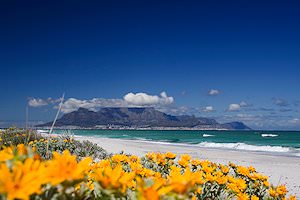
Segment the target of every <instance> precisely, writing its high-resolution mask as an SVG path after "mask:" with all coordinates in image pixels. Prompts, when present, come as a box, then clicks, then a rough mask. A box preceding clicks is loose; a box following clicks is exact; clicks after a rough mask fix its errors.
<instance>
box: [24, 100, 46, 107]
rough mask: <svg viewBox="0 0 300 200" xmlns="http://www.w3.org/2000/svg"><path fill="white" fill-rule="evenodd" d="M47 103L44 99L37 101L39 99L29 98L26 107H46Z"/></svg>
mask: <svg viewBox="0 0 300 200" xmlns="http://www.w3.org/2000/svg"><path fill="white" fill-rule="evenodd" d="M48 104H49V102H48V101H47V100H44V99H39V98H37V99H36V98H31V99H29V101H28V105H29V106H31V107H41V106H46V105H48Z"/></svg>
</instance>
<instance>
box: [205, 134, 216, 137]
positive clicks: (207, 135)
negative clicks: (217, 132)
mask: <svg viewBox="0 0 300 200" xmlns="http://www.w3.org/2000/svg"><path fill="white" fill-rule="evenodd" d="M203 137H214V135H210V134H203Z"/></svg>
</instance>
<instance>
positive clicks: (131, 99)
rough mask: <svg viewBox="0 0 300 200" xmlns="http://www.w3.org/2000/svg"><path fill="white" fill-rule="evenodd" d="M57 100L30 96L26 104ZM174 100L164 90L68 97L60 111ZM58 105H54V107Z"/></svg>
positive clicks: (158, 103)
mask: <svg viewBox="0 0 300 200" xmlns="http://www.w3.org/2000/svg"><path fill="white" fill-rule="evenodd" d="M57 102H59V99H52V98H48V99H41V98H31V99H29V101H28V105H29V106H31V107H42V106H47V105H50V104H54V103H57ZM173 102H174V98H173V97H169V96H168V95H167V93H166V92H161V93H160V95H159V96H158V95H149V94H147V93H136V94H134V93H131V92H130V93H128V94H126V95H125V96H124V97H123V99H104V98H93V99H77V98H69V99H66V100H65V101H64V102H63V105H62V109H61V111H62V112H63V113H69V112H72V111H76V110H78V108H86V109H89V110H92V111H97V110H99V109H100V108H103V107H137V106H138V107H146V106H152V107H163V106H167V105H170V104H172V103H173ZM57 107H58V106H57V105H55V106H54V108H57Z"/></svg>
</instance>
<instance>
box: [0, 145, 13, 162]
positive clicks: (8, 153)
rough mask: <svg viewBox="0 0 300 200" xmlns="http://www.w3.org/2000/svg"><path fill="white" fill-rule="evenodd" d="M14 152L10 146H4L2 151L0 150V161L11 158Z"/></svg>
mask: <svg viewBox="0 0 300 200" xmlns="http://www.w3.org/2000/svg"><path fill="white" fill-rule="evenodd" d="M13 157H14V154H13V150H12V148H11V147H6V148H5V149H3V150H2V151H0V162H3V161H7V160H11V159H13Z"/></svg>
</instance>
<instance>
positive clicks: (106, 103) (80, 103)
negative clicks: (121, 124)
mask: <svg viewBox="0 0 300 200" xmlns="http://www.w3.org/2000/svg"><path fill="white" fill-rule="evenodd" d="M126 106H129V105H128V104H127V103H126V102H125V101H124V100H122V99H103V98H93V99H88V100H80V99H76V98H69V99H67V100H66V101H65V102H64V103H63V105H62V109H61V110H62V112H63V113H69V112H72V111H76V110H78V108H86V109H89V110H92V111H97V110H98V109H99V108H101V107H126Z"/></svg>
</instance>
